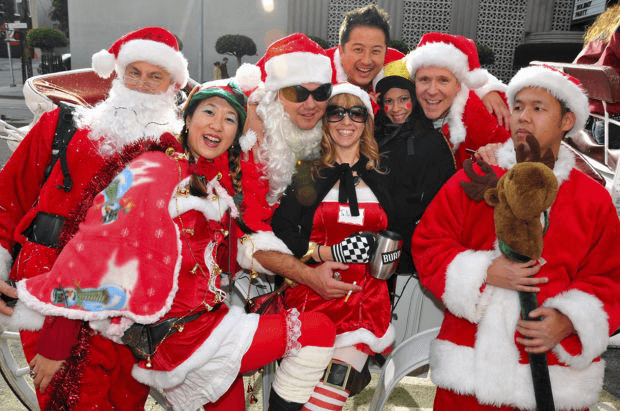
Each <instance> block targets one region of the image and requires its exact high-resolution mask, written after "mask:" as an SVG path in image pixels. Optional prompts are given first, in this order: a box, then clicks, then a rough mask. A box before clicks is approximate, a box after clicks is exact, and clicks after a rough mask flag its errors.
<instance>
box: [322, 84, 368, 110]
mask: <svg viewBox="0 0 620 411" xmlns="http://www.w3.org/2000/svg"><path fill="white" fill-rule="evenodd" d="M338 94H352V95H354V96H356V97H358V98H359V99H360V100H362V103H364V106H365V107H366V110H368V114H370V117H372V118H374V117H375V114H374V113H373V110H372V103H371V102H370V96H369V95H368V93H367V92H365V91H364V90H362V89H361V88H359V87H358V86H356V85H355V84H351V83H338V84H336V85H335V86H334V87H333V88H332V95H331V96H330V99H332V98H334V96H337V95H338Z"/></svg>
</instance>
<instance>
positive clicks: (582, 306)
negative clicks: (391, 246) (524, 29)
mask: <svg viewBox="0 0 620 411" xmlns="http://www.w3.org/2000/svg"><path fill="white" fill-rule="evenodd" d="M507 95H508V101H509V103H510V106H511V109H512V115H511V130H512V139H511V140H509V141H508V142H507V143H506V144H504V145H503V146H502V148H500V150H499V151H498V152H497V155H496V157H497V159H498V164H499V166H492V167H493V170H494V171H495V173H496V174H497V176H498V177H501V176H502V175H504V173H506V170H508V169H512V167H513V166H514V165H515V164H516V161H517V160H516V154H515V153H516V150H515V147H518V146H519V145H520V144H523V143H524V142H525V141H526V138H527V137H533V138H535V139H536V141H537V142H538V144H539V145H540V152H541V153H544V152H545V151H547V149H548V150H550V151H551V153H552V154H553V157H554V158H555V164H554V165H553V166H552V169H553V173H554V175H555V177H556V178H557V181H558V183H559V189H558V193H557V196H556V198H555V201H554V202H553V204H552V206H551V207H550V208H549V210H547V211H545V212H544V213H542V215H541V220H544V221H546V224H545V226H546V227H545V234H544V236H543V242H544V249H543V252H542V258H540V259H539V261H542V260H544V262H542V263H540V264H539V263H538V262H537V261H533V260H530V261H526V262H518V261H516V260H511V259H509V258H508V257H506V256H505V255H504V254H503V251H502V249H504V250H505V248H504V247H502V246H500V242H499V241H498V238H497V234H496V233H495V229H494V226H495V223H494V220H493V217H494V212H493V208H491V207H489V206H488V204H486V203H485V201H484V200H483V201H476V200H474V199H472V198H470V197H468V196H467V195H465V192H464V190H463V187H462V186H461V182H464V181H470V179H469V178H468V177H467V175H466V174H465V173H464V172H463V171H459V172H457V174H456V175H455V176H454V177H452V178H451V179H450V180H448V182H447V183H446V184H444V186H443V187H442V189H441V190H440V191H439V193H438V194H437V195H436V196H435V198H434V199H433V202H432V203H431V204H430V206H429V207H428V208H427V209H426V211H425V213H424V215H423V216H422V219H421V220H420V223H419V225H418V226H417V228H416V231H415V234H414V235H413V239H412V249H411V251H412V254H413V258H414V260H415V262H416V268H417V269H418V273H419V275H420V280H421V282H422V284H423V285H424V286H426V287H427V288H428V289H429V290H430V291H431V292H432V293H433V294H434V295H435V296H436V297H437V298H440V299H441V300H442V302H443V303H444V304H445V307H446V310H445V316H444V320H443V324H442V326H441V330H440V332H439V335H438V336H437V339H436V340H435V341H434V342H433V344H432V345H431V350H430V359H431V361H430V362H431V367H432V369H433V372H432V380H433V382H434V383H435V384H436V385H437V387H438V388H437V393H436V395H435V403H434V406H433V409H434V410H438V411H443V410H457V409H459V410H485V411H490V410H502V411H509V410H533V409H535V408H536V406H537V401H536V400H537V398H536V397H537V396H535V394H534V385H533V381H534V380H533V378H532V373H531V370H530V365H529V360H528V358H529V355H528V354H543V353H544V354H545V356H546V360H547V362H548V365H549V375H550V377H551V378H550V379H551V388H552V389H551V391H552V396H553V403H554V405H555V407H557V409H561V410H584V411H585V410H587V409H588V407H589V406H591V405H593V404H594V403H595V402H596V401H597V400H598V395H599V391H600V390H601V387H602V385H603V374H604V371H605V363H604V361H602V360H601V359H600V355H601V354H602V353H603V352H604V351H605V350H606V348H607V343H608V340H609V335H610V334H611V333H613V332H614V331H615V330H617V329H618V327H619V326H620V306H619V305H618V293H619V290H620V255H619V254H618V253H617V251H616V244H617V239H618V236H619V235H620V223H619V221H618V218H617V215H616V209H615V207H614V205H613V203H612V201H611V197H610V196H609V193H608V192H607V190H605V188H604V187H603V186H601V185H600V184H599V183H598V182H596V181H594V180H593V179H591V178H590V177H588V176H586V175H585V174H583V173H582V172H581V171H579V170H578V169H577V168H576V167H575V158H574V156H573V155H572V154H571V153H570V152H569V151H568V150H567V149H566V148H565V147H564V146H562V144H561V142H562V139H563V138H564V136H568V137H570V136H572V135H574V134H576V133H580V132H582V131H583V127H584V125H585V124H586V120H587V119H588V115H589V110H588V98H587V96H586V93H585V91H584V90H583V88H582V87H581V84H580V83H579V81H578V80H577V79H575V78H573V77H571V76H568V75H567V74H565V73H562V72H559V71H557V70H554V69H552V68H549V67H525V68H522V69H521V70H520V71H519V72H517V74H516V75H515V76H514V77H513V79H512V80H511V81H510V83H509V84H508V90H507ZM475 167H476V168H477V167H478V166H475ZM476 172H477V173H481V171H480V170H479V169H477V170H476ZM545 217H546V218H545ZM518 291H525V292H534V293H536V299H537V302H538V308H536V309H535V310H533V311H531V312H530V314H529V317H528V318H522V316H521V309H520V303H519V294H518ZM536 379H537V380H538V378H536ZM534 384H535V383H534Z"/></svg>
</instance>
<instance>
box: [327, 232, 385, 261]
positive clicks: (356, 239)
mask: <svg viewBox="0 0 620 411" xmlns="http://www.w3.org/2000/svg"><path fill="white" fill-rule="evenodd" d="M374 245H375V235H374V234H373V233H371V232H369V231H364V232H363V233H355V234H352V235H350V236H349V237H347V238H345V239H344V240H342V241H341V242H339V243H338V244H334V245H332V246H331V252H332V257H333V259H334V261H338V262H341V263H367V262H369V261H370V257H371V254H372V251H373V248H374Z"/></svg>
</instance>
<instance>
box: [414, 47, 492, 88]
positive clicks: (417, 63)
mask: <svg viewBox="0 0 620 411" xmlns="http://www.w3.org/2000/svg"><path fill="white" fill-rule="evenodd" d="M406 61H407V70H409V73H410V74H411V78H415V73H416V71H418V69H419V68H420V67H427V66H436V67H442V68H446V69H448V70H450V71H451V72H452V74H454V75H455V76H456V78H457V79H458V80H459V82H461V83H463V84H465V85H467V87H469V88H472V89H475V88H478V87H481V86H482V85H484V83H486V81H487V73H486V70H483V69H480V68H477V69H474V70H471V71H470V70H469V60H468V57H467V55H466V54H465V53H463V52H462V51H461V50H460V49H459V48H458V47H455V46H454V45H452V44H447V43H443V42H438V43H426V44H425V45H423V46H421V47H418V48H416V49H415V50H413V51H412V52H411V53H409V54H408V55H407V57H406Z"/></svg>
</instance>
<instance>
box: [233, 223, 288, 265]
mask: <svg viewBox="0 0 620 411" xmlns="http://www.w3.org/2000/svg"><path fill="white" fill-rule="evenodd" d="M237 246H238V247H237V262H238V263H239V265H240V266H241V267H242V268H244V269H246V270H250V269H253V270H254V271H257V272H259V273H264V274H271V275H274V274H275V273H273V272H271V271H270V270H268V269H266V268H265V267H263V266H262V265H261V264H260V263H259V262H258V261H257V260H256V259H255V258H254V253H255V252H257V251H280V252H281V253H284V254H291V255H292V254H293V252H292V251H291V250H289V248H288V247H287V246H286V244H284V242H283V241H282V240H280V239H279V238H278V237H277V236H276V235H275V234H274V233H273V232H271V231H259V232H257V233H254V234H252V235H249V236H247V237H244V239H243V241H242V240H241V239H239V240H238V242H237Z"/></svg>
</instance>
